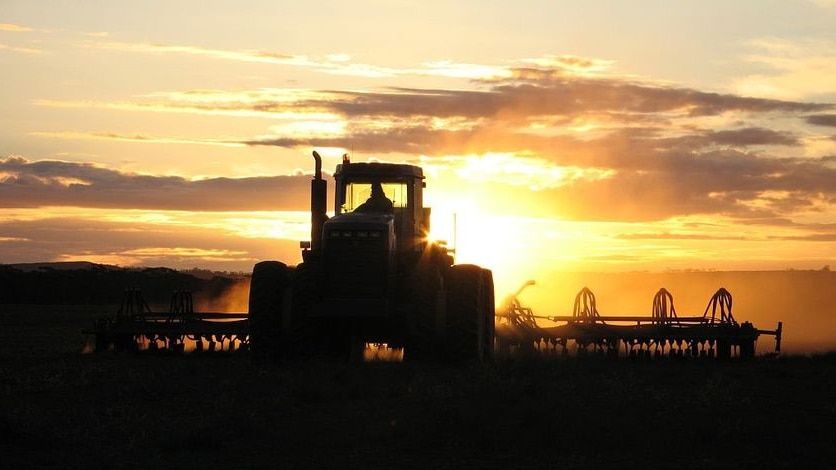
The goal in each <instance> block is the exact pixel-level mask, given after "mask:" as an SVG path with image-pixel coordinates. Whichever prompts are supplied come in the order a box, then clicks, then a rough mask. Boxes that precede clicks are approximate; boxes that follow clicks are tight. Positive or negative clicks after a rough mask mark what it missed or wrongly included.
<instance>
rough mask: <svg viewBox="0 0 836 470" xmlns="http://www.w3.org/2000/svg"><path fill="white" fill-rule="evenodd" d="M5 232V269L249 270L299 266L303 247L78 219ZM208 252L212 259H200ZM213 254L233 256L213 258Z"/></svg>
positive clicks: (1, 249)
mask: <svg viewBox="0 0 836 470" xmlns="http://www.w3.org/2000/svg"><path fill="white" fill-rule="evenodd" d="M0 233H3V234H4V237H7V238H11V239H13V240H11V241H2V240H0V264H13V263H25V262H31V261H32V260H39V261H65V260H66V259H68V258H66V257H68V256H71V257H73V258H72V259H78V258H79V257H86V258H87V259H92V260H105V261H106V260H109V259H110V260H113V262H114V263H117V264H139V265H143V266H168V267H172V268H193V267H195V266H205V267H212V268H213V269H220V270H230V271H237V270H241V271H249V270H251V269H252V265H253V264H254V262H255V261H256V260H264V259H283V260H286V261H287V262H288V263H295V262H298V259H299V257H300V254H299V242H298V241H295V240H280V239H253V238H242V237H239V236H236V235H232V234H229V233H223V232H219V231H209V230H206V229H204V228H200V227H193V226H184V225H178V226H172V225H165V226H161V225H155V224H150V223H143V222H139V221H137V222H130V223H128V222H109V221H102V220H91V219H90V218H79V217H77V216H74V217H53V218H45V219H39V220H14V221H0ZM166 250H170V252H166ZM185 250H193V252H194V253H193V254H192V255H185V254H184V255H180V256H178V254H177V253H178V251H185ZM203 251H205V252H207V255H201V254H200V253H201V252H203ZM213 252H218V253H230V255H229V256H213V255H212V254H211V253H213ZM155 253H156V254H155ZM219 258H220V259H219Z"/></svg>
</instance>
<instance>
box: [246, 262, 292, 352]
mask: <svg viewBox="0 0 836 470" xmlns="http://www.w3.org/2000/svg"><path fill="white" fill-rule="evenodd" d="M288 285H289V280H288V273H287V266H285V265H284V264H283V263H280V262H278V261H262V262H260V263H258V264H256V265H255V267H253V276H252V279H251V281H250V301H249V314H248V320H249V328H250V350H251V351H252V355H253V358H254V359H255V360H259V361H263V360H270V359H274V358H275V356H276V355H277V354H278V351H279V347H280V341H281V326H282V321H281V317H282V305H283V303H284V295H285V289H286V288H287V286H288Z"/></svg>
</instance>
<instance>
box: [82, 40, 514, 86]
mask: <svg viewBox="0 0 836 470" xmlns="http://www.w3.org/2000/svg"><path fill="white" fill-rule="evenodd" d="M81 46H82V47H85V48H92V49H102V50H112V51H118V52H135V53H144V54H176V55H192V56H201V57H206V58H210V59H219V60H230V61H237V62H253V63H264V64H274V65H285V66H297V67H304V68H310V69H314V70H318V71H320V72H324V73H328V74H335V75H348V76H357V77H367V78H390V77H397V76H403V75H427V76H445V77H454V78H489V77H495V76H501V75H504V74H507V71H506V70H505V69H503V68H501V67H495V66H488V65H478V64H465V63H454V62H452V61H438V62H428V63H426V64H424V66H423V67H422V68H407V69H398V68H392V67H382V66H377V65H371V64H362V63H355V62H351V57H350V56H349V55H347V54H325V55H323V56H308V55H301V54H286V53H281V52H273V51H265V50H227V49H212V48H205V47H198V46H189V45H171V44H149V43H131V42H118V41H95V40H90V41H85V42H83V43H82V44H81Z"/></svg>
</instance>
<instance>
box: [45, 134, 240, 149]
mask: <svg viewBox="0 0 836 470" xmlns="http://www.w3.org/2000/svg"><path fill="white" fill-rule="evenodd" d="M29 135H31V136H35V137H47V138H53V139H71V140H91V139H92V140H115V141H120V142H137V143H145V144H186V145H217V146H221V147H243V146H244V145H245V144H243V143H241V142H240V141H234V140H219V139H190V138H184V137H159V136H147V135H140V134H118V133H113V132H70V131H58V132H48V131H36V132H30V133H29Z"/></svg>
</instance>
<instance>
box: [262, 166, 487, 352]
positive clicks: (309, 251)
mask: <svg viewBox="0 0 836 470" xmlns="http://www.w3.org/2000/svg"><path fill="white" fill-rule="evenodd" d="M313 157H314V161H315V170H314V175H313V180H312V181H311V239H310V241H303V242H301V243H300V248H301V249H302V262H301V263H299V264H298V265H297V266H295V268H294V267H288V266H287V265H286V264H284V263H282V262H279V261H261V262H259V263H257V264H256V265H255V266H254V268H253V274H252V281H251V284H250V297H249V313H248V316H249V336H250V338H249V342H250V349H251V351H252V354H253V356H254V357H255V358H259V359H266V360H273V359H293V358H312V357H324V356H327V357H346V358H349V359H357V358H359V357H361V356H362V353H363V350H364V348H365V347H366V345H368V344H385V345H388V347H390V348H403V354H404V356H403V357H404V360H474V361H484V360H487V359H489V358H490V357H491V356H492V354H493V350H494V315H495V307H494V286H493V276H492V273H491V271H490V270H488V269H484V268H481V267H479V266H476V265H472V264H455V263H454V256H453V255H454V251H453V250H451V249H450V248H448V247H447V246H446V244H445V243H444V242H439V241H434V240H431V239H430V238H429V232H430V213H431V210H430V208H429V207H424V203H423V193H424V188H425V187H426V183H425V181H424V174H423V170H422V169H421V168H420V167H418V166H414V165H406V164H393V163H379V162H369V163H352V162H351V161H350V159H349V158H348V156H347V155H344V156H343V160H342V163H341V164H338V165H337V168H336V171H335V172H334V189H335V194H334V212H333V214H334V215H333V216H332V217H331V218H329V217H328V216H327V213H326V212H327V209H326V208H327V194H328V184H327V182H326V180H325V179H323V177H322V158H321V157H320V155H319V154H318V153H317V152H316V151H314V152H313Z"/></svg>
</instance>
